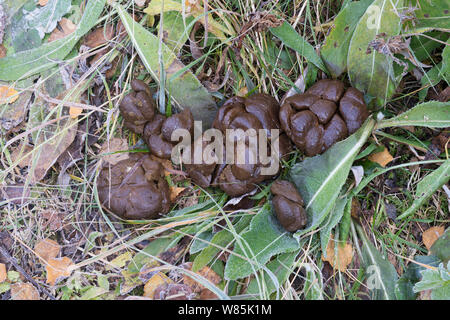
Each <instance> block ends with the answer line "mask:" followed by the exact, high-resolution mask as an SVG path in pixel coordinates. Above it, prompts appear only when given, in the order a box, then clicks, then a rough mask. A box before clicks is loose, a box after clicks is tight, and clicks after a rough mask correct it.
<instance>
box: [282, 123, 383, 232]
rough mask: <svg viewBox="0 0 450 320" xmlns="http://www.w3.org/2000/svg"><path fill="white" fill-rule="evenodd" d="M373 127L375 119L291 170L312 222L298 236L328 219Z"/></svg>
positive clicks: (291, 176) (292, 178) (291, 175)
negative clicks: (322, 152)
mask: <svg viewBox="0 0 450 320" xmlns="http://www.w3.org/2000/svg"><path fill="white" fill-rule="evenodd" d="M374 125H375V121H374V120H373V119H369V120H367V121H366V122H365V124H364V125H363V126H362V127H361V128H360V129H359V130H358V131H357V132H355V133H354V134H352V135H351V136H350V137H348V138H347V139H345V140H344V141H341V142H338V143H336V144H335V145H334V146H332V147H331V148H330V149H328V150H327V151H326V152H325V153H324V154H321V155H318V156H315V157H312V158H307V159H305V160H304V161H303V162H300V163H297V164H296V165H295V166H293V167H292V169H291V170H290V172H289V175H290V179H291V180H292V181H293V182H294V183H295V185H296V187H297V189H298V190H299V192H300V194H301V195H302V197H303V200H304V202H305V208H306V212H307V214H308V221H309V222H308V226H307V228H306V229H305V230H302V231H298V232H297V234H296V235H298V236H299V235H302V234H305V233H307V232H309V231H311V230H313V229H315V228H317V227H318V226H319V225H320V224H321V223H322V222H323V221H324V220H325V219H326V217H327V216H328V214H329V212H330V210H331V209H332V208H333V206H334V203H335V201H336V199H337V197H338V195H339V193H340V191H341V188H342V186H343V185H344V183H345V180H346V179H347V177H348V174H349V172H350V168H351V166H352V163H353V161H354V159H355V157H356V156H357V155H358V153H359V150H360V149H361V147H362V146H363V145H364V143H365V142H366V140H367V138H368V137H369V135H370V133H371V132H372V129H373V127H374Z"/></svg>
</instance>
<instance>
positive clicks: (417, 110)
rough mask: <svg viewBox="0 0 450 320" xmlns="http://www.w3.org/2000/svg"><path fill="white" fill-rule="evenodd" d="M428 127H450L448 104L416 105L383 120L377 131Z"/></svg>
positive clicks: (426, 103)
mask: <svg viewBox="0 0 450 320" xmlns="http://www.w3.org/2000/svg"><path fill="white" fill-rule="evenodd" d="M403 126H416V127H429V128H445V127H448V126H450V103H449V102H439V101H429V102H425V103H421V104H418V105H417V106H415V107H414V108H412V109H410V110H408V111H406V112H403V113H401V114H400V115H398V116H396V117H394V118H390V119H385V120H382V121H380V122H379V123H378V124H377V129H382V128H388V127H403Z"/></svg>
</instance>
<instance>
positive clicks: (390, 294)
mask: <svg viewBox="0 0 450 320" xmlns="http://www.w3.org/2000/svg"><path fill="white" fill-rule="evenodd" d="M352 225H356V230H357V232H358V234H359V238H360V239H361V241H362V248H361V252H362V256H361V259H362V265H363V266H364V268H365V270H366V274H367V283H366V285H367V287H368V289H369V292H370V294H371V296H372V299H373V300H395V298H396V297H395V284H396V282H397V279H398V275H397V271H396V270H395V267H394V266H393V265H392V263H390V262H389V260H388V259H387V257H385V256H383V255H382V254H381V253H380V252H379V251H378V250H377V249H376V248H375V247H374V246H373V244H372V243H371V242H370V240H369V239H367V236H366V234H365V232H364V230H363V229H362V227H361V226H360V225H359V224H352Z"/></svg>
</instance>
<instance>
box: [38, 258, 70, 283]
mask: <svg viewBox="0 0 450 320" xmlns="http://www.w3.org/2000/svg"><path fill="white" fill-rule="evenodd" d="M47 263H48V264H47V266H46V267H45V270H46V271H47V283H48V284H50V285H51V286H54V285H55V284H56V283H57V282H58V281H59V280H61V279H62V278H65V277H68V276H70V275H71V274H72V271H73V270H72V268H73V266H74V265H75V264H74V263H73V262H72V260H70V258H68V257H62V258H52V259H49V260H48V262H47Z"/></svg>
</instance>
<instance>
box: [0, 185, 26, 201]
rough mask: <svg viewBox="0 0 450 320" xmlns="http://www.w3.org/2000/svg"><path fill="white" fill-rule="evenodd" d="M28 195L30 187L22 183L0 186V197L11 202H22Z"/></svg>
mask: <svg viewBox="0 0 450 320" xmlns="http://www.w3.org/2000/svg"><path fill="white" fill-rule="evenodd" d="M29 197H30V188H26V189H25V187H24V185H23V184H13V185H9V186H3V187H0V199H5V200H10V201H9V202H10V203H13V204H24V203H26V202H27V201H28V200H29V199H28V198H29Z"/></svg>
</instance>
